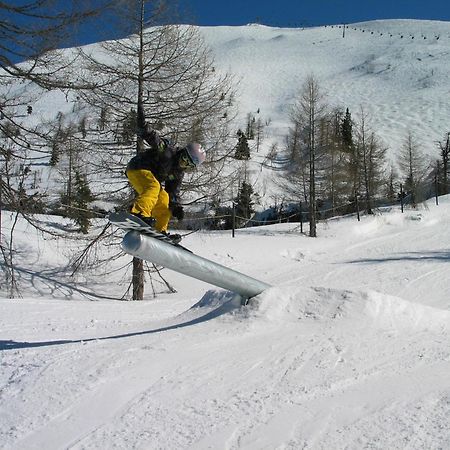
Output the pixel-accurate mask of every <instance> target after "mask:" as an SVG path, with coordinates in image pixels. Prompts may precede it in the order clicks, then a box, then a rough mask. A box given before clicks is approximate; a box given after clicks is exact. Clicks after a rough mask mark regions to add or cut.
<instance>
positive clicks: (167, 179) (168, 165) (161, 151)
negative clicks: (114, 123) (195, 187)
mask: <svg viewBox="0 0 450 450" xmlns="http://www.w3.org/2000/svg"><path fill="white" fill-rule="evenodd" d="M142 138H143V139H144V140H145V141H146V142H147V143H148V145H149V148H147V149H146V151H145V152H140V153H138V154H137V155H136V156H134V157H133V158H132V159H131V161H130V162H129V163H128V166H127V170H128V169H132V170H133V169H145V170H150V172H152V174H153V175H154V176H155V178H156V179H157V180H158V181H159V182H160V183H164V188H165V190H166V192H167V193H168V194H169V197H170V202H171V203H177V202H178V197H179V194H180V188H181V182H182V181H183V177H184V171H183V169H181V168H180V165H179V158H180V152H181V149H180V148H178V147H175V146H173V145H171V144H170V142H169V140H168V139H164V138H162V137H160V136H159V134H158V133H157V132H156V131H155V130H152V129H150V128H149V127H148V126H146V127H145V128H144V129H143V130H142Z"/></svg>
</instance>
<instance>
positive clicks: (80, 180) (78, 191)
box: [72, 170, 94, 234]
mask: <svg viewBox="0 0 450 450" xmlns="http://www.w3.org/2000/svg"><path fill="white" fill-rule="evenodd" d="M74 191H75V193H74V196H73V199H72V205H73V206H74V215H73V219H74V220H75V223H76V224H77V225H79V226H80V231H81V232H82V233H84V234H87V232H88V230H89V227H90V222H89V219H90V218H91V214H90V212H89V211H88V210H87V208H88V206H89V203H90V202H92V200H93V199H94V198H93V196H92V192H91V190H90V188H89V184H88V181H87V179H86V176H85V175H83V174H82V173H80V172H79V171H78V170H75V183H74Z"/></svg>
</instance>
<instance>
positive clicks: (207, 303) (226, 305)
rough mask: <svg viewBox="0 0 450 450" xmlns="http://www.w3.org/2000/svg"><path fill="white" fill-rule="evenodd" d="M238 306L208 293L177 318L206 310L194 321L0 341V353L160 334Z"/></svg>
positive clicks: (235, 300) (227, 295)
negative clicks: (106, 332)
mask: <svg viewBox="0 0 450 450" xmlns="http://www.w3.org/2000/svg"><path fill="white" fill-rule="evenodd" d="M240 305H241V297H240V296H239V295H236V294H234V293H232V292H218V291H208V292H207V293H206V294H205V295H204V296H203V297H202V299H201V300H200V301H199V302H198V303H197V304H195V305H194V306H192V308H190V309H189V310H188V311H187V312H186V313H182V314H181V315H180V316H178V317H180V318H183V316H185V315H188V313H190V312H198V311H201V310H202V309H206V310H207V312H206V313H204V314H203V315H201V316H198V317H195V318H194V319H191V320H186V321H185V322H181V323H176V324H172V325H167V326H164V327H160V328H155V329H153V330H145V331H135V332H130V333H123V334H117V335H113V336H104V337H96V338H87V339H61V340H55V341H40V342H20V341H14V340H0V351H1V350H18V349H23V348H37V347H51V346H54V345H66V344H85V343H87V342H100V341H108V340H113V339H125V338H131V337H135V336H144V335H148V334H155V333H162V332H164V331H170V330H177V329H180V328H185V327H190V326H193V325H197V324H199V323H202V322H207V321H209V320H212V319H215V318H217V317H219V316H222V315H224V314H227V313H229V312H231V311H233V310H234V309H237V308H239V307H240Z"/></svg>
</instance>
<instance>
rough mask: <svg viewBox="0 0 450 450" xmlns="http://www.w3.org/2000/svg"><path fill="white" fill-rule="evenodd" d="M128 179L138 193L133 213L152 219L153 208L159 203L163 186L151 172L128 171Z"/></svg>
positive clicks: (141, 170) (132, 209) (132, 208)
mask: <svg viewBox="0 0 450 450" xmlns="http://www.w3.org/2000/svg"><path fill="white" fill-rule="evenodd" d="M127 177H128V180H129V181H130V184H131V185H132V186H133V188H134V190H135V191H136V192H137V193H138V196H137V197H136V199H135V200H134V203H133V206H132V207H131V213H132V214H139V215H141V216H142V217H151V216H152V211H153V208H154V207H155V205H156V203H157V202H158V198H159V195H160V191H161V184H160V183H159V181H158V180H157V179H156V178H155V176H154V175H153V174H152V173H151V172H150V170H144V169H139V170H127ZM164 192H165V191H164ZM166 194H167V193H166Z"/></svg>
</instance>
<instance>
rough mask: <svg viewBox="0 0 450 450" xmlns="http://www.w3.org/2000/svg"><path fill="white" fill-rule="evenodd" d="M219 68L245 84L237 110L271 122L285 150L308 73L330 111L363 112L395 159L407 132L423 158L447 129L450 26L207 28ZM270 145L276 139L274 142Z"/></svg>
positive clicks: (376, 23) (272, 134)
mask: <svg viewBox="0 0 450 450" xmlns="http://www.w3.org/2000/svg"><path fill="white" fill-rule="evenodd" d="M201 32H202V34H203V35H204V37H205V41H206V42H207V43H208V44H209V45H210V46H211V48H212V50H213V53H214V55H215V58H216V61H217V65H218V67H220V68H221V69H222V70H227V71H229V72H231V73H233V74H235V75H236V77H237V79H238V80H240V89H239V96H238V104H239V109H240V111H241V114H242V117H243V119H242V120H243V125H242V126H243V127H245V121H244V118H245V117H246V115H247V114H248V113H252V114H254V115H257V114H256V113H257V111H258V110H259V117H261V118H262V119H263V122H264V121H269V122H270V126H269V127H268V130H266V131H267V133H268V135H269V138H272V139H273V140H274V141H275V142H278V145H279V146H281V147H282V146H283V144H284V139H283V138H284V136H286V134H287V127H288V126H289V110H290V107H291V105H292V104H293V101H294V100H295V98H296V97H298V95H299V92H300V89H301V87H302V84H303V83H304V82H305V79H306V77H307V76H308V75H311V74H312V75H314V76H315V77H316V78H317V80H318V81H319V84H320V86H321V89H322V91H323V94H324V99H325V100H326V102H327V103H328V104H329V105H330V106H335V107H340V108H344V109H345V108H347V107H348V108H349V109H350V111H351V112H352V115H353V117H354V118H355V119H357V118H358V117H359V116H360V115H361V108H363V110H364V112H365V113H366V114H368V120H367V125H369V126H370V127H371V128H372V129H373V131H375V132H376V133H377V135H378V136H379V137H380V138H381V139H382V140H383V142H384V144H385V145H386V146H387V147H388V148H389V154H390V156H391V158H393V159H395V155H397V154H398V151H399V149H400V147H401V146H402V144H403V141H404V139H405V137H406V135H407V133H408V132H412V133H413V135H414V136H415V137H416V138H417V139H418V140H419V143H420V144H421V148H422V150H423V151H424V152H425V153H428V154H430V155H437V146H436V141H437V140H442V139H443V138H444V136H445V135H446V133H447V132H448V131H449V130H448V117H449V116H450V104H449V102H448V101H447V100H446V99H447V98H448V95H449V94H450V75H449V73H450V70H449V69H450V22H439V21H422V20H379V21H372V22H364V23H358V24H351V25H348V27H346V29H345V37H343V34H344V33H343V28H342V27H337V26H334V27H330V26H328V27H317V28H305V29H287V28H272V27H266V26H263V25H248V26H245V27H210V28H208V27H204V28H201ZM269 141H270V139H269Z"/></svg>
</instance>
